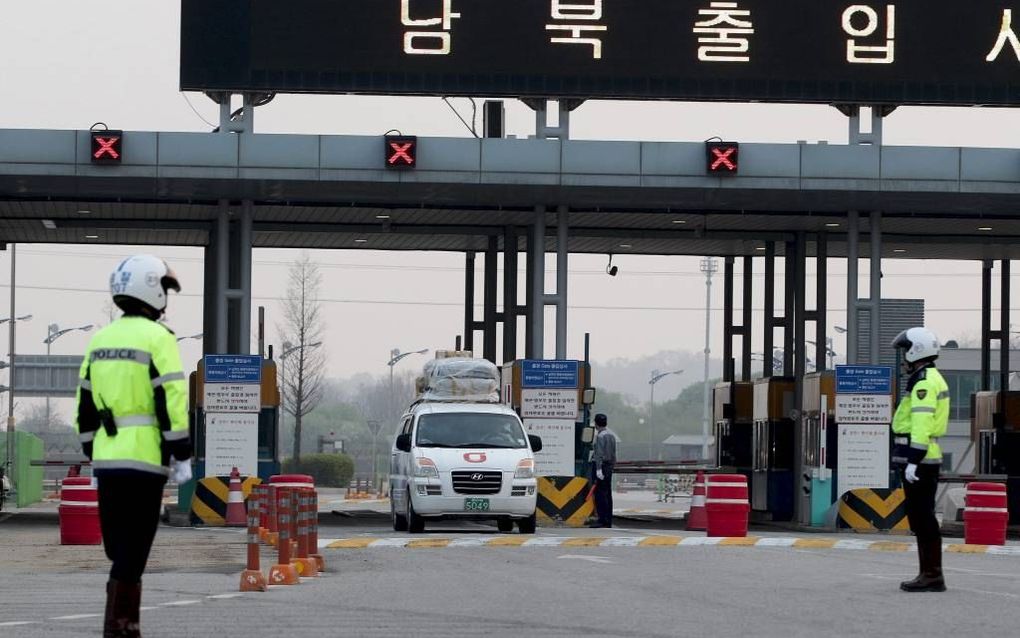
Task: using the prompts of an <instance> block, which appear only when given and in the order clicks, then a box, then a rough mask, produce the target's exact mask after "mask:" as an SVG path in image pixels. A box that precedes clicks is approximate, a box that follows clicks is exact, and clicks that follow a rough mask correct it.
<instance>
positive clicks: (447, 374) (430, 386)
mask: <svg viewBox="0 0 1020 638" xmlns="http://www.w3.org/2000/svg"><path fill="white" fill-rule="evenodd" d="M417 390H418V398H417V400H418V401H440V402H443V401H445V402H451V401H455V402H461V403H499V400H500V394H499V369H498V368H496V365H495V364H494V363H492V362H491V361H489V360H487V359H471V358H466V357H457V358H444V359H434V360H432V361H429V362H427V363H426V364H425V367H424V370H423V376H421V377H420V378H419V379H418V382H417Z"/></svg>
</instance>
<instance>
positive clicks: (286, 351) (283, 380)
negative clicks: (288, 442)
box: [279, 341, 322, 430]
mask: <svg viewBox="0 0 1020 638" xmlns="http://www.w3.org/2000/svg"><path fill="white" fill-rule="evenodd" d="M321 345H322V342H321V341H316V342H315V343H306V344H305V345H303V346H302V345H297V346H292V345H291V343H290V342H289V341H284V342H283V351H282V352H281V353H280V425H279V427H280V430H283V419H284V417H285V416H286V414H287V411H286V410H285V409H284V408H285V407H286V405H287V357H289V356H290V355H292V354H294V353H295V352H297V351H298V350H300V349H302V348H308V349H309V350H311V349H312V348H318V347H319V346H321Z"/></svg>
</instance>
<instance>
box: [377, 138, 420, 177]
mask: <svg viewBox="0 0 1020 638" xmlns="http://www.w3.org/2000/svg"><path fill="white" fill-rule="evenodd" d="M384 150H385V154H384V158H385V160H386V168H403V169H408V168H414V167H415V166H417V165H418V138H417V137H415V136H413V135H387V136H386V145H385V147H384Z"/></svg>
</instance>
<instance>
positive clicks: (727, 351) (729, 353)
mask: <svg viewBox="0 0 1020 638" xmlns="http://www.w3.org/2000/svg"><path fill="white" fill-rule="evenodd" d="M733 332H734V330H733V257H726V259H725V260H724V261H723V381H726V382H729V381H733V380H734V376H735V370H734V369H733V368H734V365H733Z"/></svg>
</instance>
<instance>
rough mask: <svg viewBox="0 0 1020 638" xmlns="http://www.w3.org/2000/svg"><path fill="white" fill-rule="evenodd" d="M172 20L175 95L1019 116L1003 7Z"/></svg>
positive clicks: (491, 1)
mask: <svg viewBox="0 0 1020 638" xmlns="http://www.w3.org/2000/svg"><path fill="white" fill-rule="evenodd" d="M1014 5H1015V6H1014ZM1014 9H1015V10H1016V13H1015V15H1014ZM181 24H182V27H181V88H182V89H183V90H232V91H279V92H292V93H372V94H397V95H400V94H414V95H476V96H511V97H529V96H530V97H553V98H555V97H577V98H613V99H675V100H732V101H749V100H761V101H774V102H821V103H838V102H841V103H858V104H958V105H974V104H986V105H1012V104H1017V103H1020V38H1018V34H1020V0H1017V1H1016V2H1012V1H1011V0H885V1H883V2H878V1H871V0H865V1H861V0H727V1H722V0H182V19H181Z"/></svg>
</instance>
